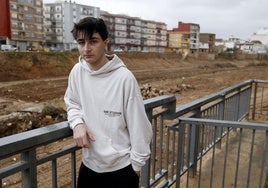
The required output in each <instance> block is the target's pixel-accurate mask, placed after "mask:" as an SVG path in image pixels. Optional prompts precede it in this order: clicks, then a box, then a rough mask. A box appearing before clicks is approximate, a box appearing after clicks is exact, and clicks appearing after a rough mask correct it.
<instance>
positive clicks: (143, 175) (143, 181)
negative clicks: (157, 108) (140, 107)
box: [140, 108, 153, 188]
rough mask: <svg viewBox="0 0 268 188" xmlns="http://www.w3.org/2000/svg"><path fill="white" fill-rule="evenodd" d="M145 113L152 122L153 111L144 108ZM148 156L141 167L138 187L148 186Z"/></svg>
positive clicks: (145, 187)
mask: <svg viewBox="0 0 268 188" xmlns="http://www.w3.org/2000/svg"><path fill="white" fill-rule="evenodd" d="M146 114H147V117H148V119H149V120H150V122H151V123H152V118H153V117H152V116H153V115H152V114H153V111H152V109H151V108H149V109H147V110H146ZM150 166H151V165H150V158H149V159H148V160H147V161H146V163H145V165H144V166H143V167H142V169H141V182H140V187H141V188H147V187H150Z"/></svg>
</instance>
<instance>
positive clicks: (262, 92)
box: [260, 87, 264, 114]
mask: <svg viewBox="0 0 268 188" xmlns="http://www.w3.org/2000/svg"><path fill="white" fill-rule="evenodd" d="M263 94H264V88H263V87H262V89H261V109H260V113H261V114H262V108H263V98H264V97H263V96H264V95H263Z"/></svg>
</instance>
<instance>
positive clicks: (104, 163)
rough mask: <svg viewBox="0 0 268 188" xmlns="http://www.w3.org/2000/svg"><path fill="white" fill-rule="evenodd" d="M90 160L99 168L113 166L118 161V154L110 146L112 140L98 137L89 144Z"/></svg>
mask: <svg viewBox="0 0 268 188" xmlns="http://www.w3.org/2000/svg"><path fill="white" fill-rule="evenodd" d="M90 147H91V149H92V151H91V152H90V153H91V160H92V161H93V162H94V163H95V164H96V165H97V166H99V167H100V168H106V167H110V166H113V165H114V164H115V163H116V162H117V161H118V159H119V157H120V154H119V152H118V151H116V150H115V149H114V148H113V146H112V140H111V139H110V138H106V137H98V139H96V140H95V142H91V146H90Z"/></svg>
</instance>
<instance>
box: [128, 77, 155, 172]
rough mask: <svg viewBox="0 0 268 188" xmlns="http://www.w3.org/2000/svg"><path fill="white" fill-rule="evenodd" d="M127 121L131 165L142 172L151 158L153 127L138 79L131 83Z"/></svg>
mask: <svg viewBox="0 0 268 188" xmlns="http://www.w3.org/2000/svg"><path fill="white" fill-rule="evenodd" d="M130 82H131V83H130V84H129V87H130V88H128V92H129V93H128V94H129V95H128V96H129V98H128V102H127V106H126V121H127V127H128V131H129V135H130V142H131V154H130V157H131V164H132V167H133V169H134V170H135V171H140V170H141V167H142V166H143V165H145V161H146V160H147V159H148V158H149V157H150V143H151V139H152V125H151V123H150V121H149V120H148V117H147V115H146V113H145V108H144V103H143V99H142V96H141V92H140V88H139V86H138V84H137V81H136V79H135V78H134V76H133V79H132V80H131V81H130Z"/></svg>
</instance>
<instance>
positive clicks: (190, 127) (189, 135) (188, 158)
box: [186, 124, 194, 187]
mask: <svg viewBox="0 0 268 188" xmlns="http://www.w3.org/2000/svg"><path fill="white" fill-rule="evenodd" d="M192 129H193V125H192V124H190V125H189V134H188V138H187V139H188V147H187V148H188V149H187V159H186V166H187V178H186V187H188V186H189V174H190V165H191V161H190V155H191V154H190V153H191V147H194V146H192V144H191V143H194V142H191V139H192Z"/></svg>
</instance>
